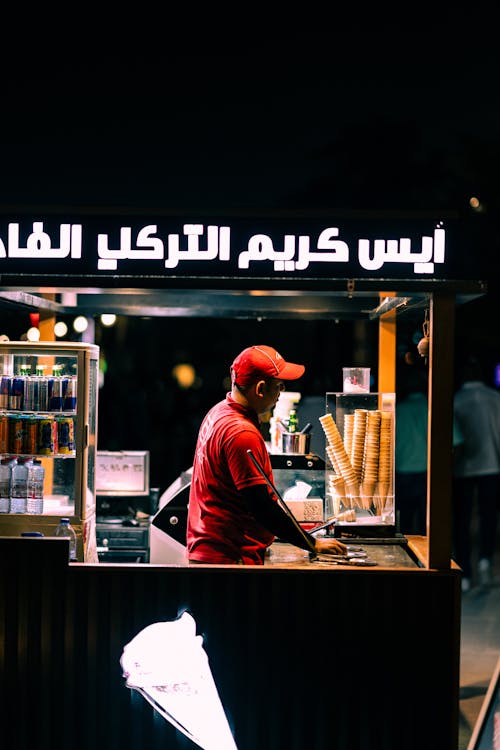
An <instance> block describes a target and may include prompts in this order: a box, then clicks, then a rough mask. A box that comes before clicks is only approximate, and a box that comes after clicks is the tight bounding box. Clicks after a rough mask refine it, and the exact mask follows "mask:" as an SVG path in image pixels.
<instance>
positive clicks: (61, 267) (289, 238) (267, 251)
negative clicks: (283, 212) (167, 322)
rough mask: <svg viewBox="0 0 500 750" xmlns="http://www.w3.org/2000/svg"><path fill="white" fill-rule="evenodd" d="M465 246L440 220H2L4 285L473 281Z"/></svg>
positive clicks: (40, 216) (454, 228) (452, 226)
mask: <svg viewBox="0 0 500 750" xmlns="http://www.w3.org/2000/svg"><path fill="white" fill-rule="evenodd" d="M461 244H462V243H461V234H460V230H459V226H458V222H457V220H456V219H450V218H443V219H441V218H439V217H431V218H421V217H417V218H415V217H413V218H409V219H408V218H404V217H403V218H397V217H396V218H394V217H392V218H391V217H390V216H389V217H388V216H382V217H374V218H372V217H368V218H363V217H359V216H355V217H353V216H347V217H345V218H344V217H342V216H335V215H331V216H327V217H323V216H322V217H320V218H307V217H306V218H303V217H300V216H299V217H294V216H293V215H292V216H289V217H265V216H264V217H262V218H256V217H245V216H243V217H241V216H240V217H234V216H211V217H209V218H207V217H205V216H197V215H192V216H187V217H177V216H175V217H171V216H164V215H147V216H146V215H128V214H123V215H113V214H109V215H104V214H103V215H99V214H82V213H80V212H76V213H75V214H74V215H71V214H69V213H68V214H65V215H55V214H53V213H50V212H48V213H44V212H40V213H36V214H35V213H33V214H26V213H24V214H23V215H15V214H13V215H9V216H5V215H4V216H0V280H1V283H2V284H3V285H8V284H12V283H17V284H30V283H35V282H36V283H38V284H39V283H40V280H41V279H43V281H44V283H48V284H54V285H64V286H89V285H90V284H96V285H98V286H100V287H106V286H108V287H109V286H115V287H116V286H129V287H138V286H139V287H148V286H149V287H151V286H155V287H157V288H167V287H175V286H178V285H182V283H183V282H186V281H189V280H192V279H196V278H198V279H204V280H205V281H206V285H207V287H210V286H213V287H217V286H218V285H219V284H221V283H223V280H224V279H231V280H235V279H239V280H240V281H243V282H248V281H249V280H256V279H259V278H261V279H262V278H266V279H268V280H269V279H272V280H276V282H277V283H278V284H286V283H287V281H289V280H291V279H293V280H294V281H297V280H308V279H314V280H324V281H328V280H333V279H346V278H357V279H407V280H434V279H435V280H444V279H447V280H451V279H458V278H467V276H466V275H464V273H463V268H466V267H467V264H465V263H464V256H463V252H464V251H463V249H462V247H461ZM473 270H474V271H476V272H477V268H474V269H473ZM476 278H477V277H476Z"/></svg>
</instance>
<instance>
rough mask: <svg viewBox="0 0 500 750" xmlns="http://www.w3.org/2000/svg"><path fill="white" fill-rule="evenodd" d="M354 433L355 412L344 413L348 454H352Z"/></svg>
mask: <svg viewBox="0 0 500 750" xmlns="http://www.w3.org/2000/svg"><path fill="white" fill-rule="evenodd" d="M353 435H354V414H345V415H344V447H345V451H346V453H347V455H348V456H350V455H351V450H352V439H353ZM351 463H352V461H351Z"/></svg>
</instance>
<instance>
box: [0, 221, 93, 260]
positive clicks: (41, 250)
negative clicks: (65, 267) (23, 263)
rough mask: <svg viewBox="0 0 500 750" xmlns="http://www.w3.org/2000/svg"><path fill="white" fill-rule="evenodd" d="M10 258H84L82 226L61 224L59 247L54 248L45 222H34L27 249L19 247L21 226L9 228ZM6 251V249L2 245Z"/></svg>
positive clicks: (11, 225) (15, 225)
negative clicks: (44, 228) (45, 230)
mask: <svg viewBox="0 0 500 750" xmlns="http://www.w3.org/2000/svg"><path fill="white" fill-rule="evenodd" d="M7 245H8V254H9V258H67V257H68V255H70V256H71V257H72V258H81V257H82V225H81V224H61V225H60V229H59V247H52V243H51V239H50V236H49V235H48V234H47V232H44V230H43V221H34V222H33V231H32V232H31V234H30V235H29V236H28V239H27V241H26V247H20V246H19V224H16V223H11V224H9V226H8V240H7ZM2 247H3V249H4V251H5V247H4V245H3V243H2Z"/></svg>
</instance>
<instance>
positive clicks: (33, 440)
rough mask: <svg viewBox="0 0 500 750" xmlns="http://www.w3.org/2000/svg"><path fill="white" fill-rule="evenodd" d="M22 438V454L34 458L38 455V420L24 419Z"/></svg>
mask: <svg viewBox="0 0 500 750" xmlns="http://www.w3.org/2000/svg"><path fill="white" fill-rule="evenodd" d="M23 438H24V446H23V453H28V454H30V455H32V456H36V454H37V453H38V419H37V418H36V417H32V416H28V417H26V420H25V430H24V435H23Z"/></svg>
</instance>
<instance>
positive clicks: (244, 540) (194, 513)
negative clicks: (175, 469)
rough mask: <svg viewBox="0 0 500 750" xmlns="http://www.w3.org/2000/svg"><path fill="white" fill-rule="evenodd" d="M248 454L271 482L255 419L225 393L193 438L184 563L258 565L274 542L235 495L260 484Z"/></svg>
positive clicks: (267, 461) (254, 415) (260, 477)
mask: <svg viewBox="0 0 500 750" xmlns="http://www.w3.org/2000/svg"><path fill="white" fill-rule="evenodd" d="M249 448H250V449H251V450H252V453H253V454H254V456H255V458H256V459H257V461H258V462H259V464H260V465H261V466H262V468H263V469H264V471H265V472H266V474H267V475H268V476H269V477H270V479H271V480H272V468H271V461H270V459H269V453H268V451H267V448H266V445H265V442H264V438H263V437H262V435H261V432H260V429H259V421H258V417H257V415H256V414H255V412H253V411H251V410H250V409H247V408H246V407H244V406H242V405H241V404H238V403H236V401H234V400H233V398H232V397H231V395H230V394H229V393H228V394H227V396H226V398H225V400H224V401H221V402H219V403H218V404H216V405H215V406H214V407H212V409H211V410H210V411H209V412H208V414H207V415H206V417H205V419H204V420H203V422H202V424H201V427H200V431H199V433H198V441H197V443H196V452H195V457H194V462H193V478H192V481H191V489H190V495H189V506H188V524H187V551H188V557H189V559H190V560H196V561H198V562H207V563H235V562H240V561H241V562H243V563H245V564H247V565H261V564H262V561H263V556H264V553H265V550H266V548H267V547H268V546H269V545H270V544H271V542H272V541H273V539H274V536H273V534H271V533H270V532H269V531H267V529H265V528H264V527H263V526H262V525H261V524H259V523H258V522H257V521H256V520H255V519H254V518H253V516H252V515H251V514H250V513H249V512H248V511H247V510H246V508H245V505H244V503H243V502H242V500H241V497H240V495H239V490H241V489H243V488H244V487H251V486H253V485H257V484H265V480H264V478H263V477H262V476H261V474H259V472H258V470H257V469H256V468H255V466H254V464H253V461H252V460H251V458H250V457H249V456H248V454H247V450H248V449H249Z"/></svg>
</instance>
